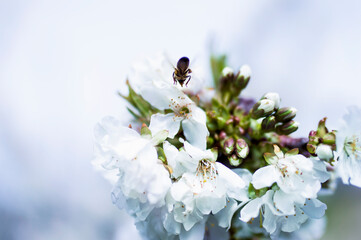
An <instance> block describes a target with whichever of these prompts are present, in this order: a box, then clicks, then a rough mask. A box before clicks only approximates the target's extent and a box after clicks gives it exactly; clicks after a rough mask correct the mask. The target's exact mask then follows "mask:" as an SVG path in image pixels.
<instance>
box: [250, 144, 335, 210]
mask: <svg viewBox="0 0 361 240" xmlns="http://www.w3.org/2000/svg"><path fill="white" fill-rule="evenodd" d="M274 148H275V154H274V155H266V158H267V161H268V162H269V163H270V165H268V166H265V167H262V168H260V169H258V170H257V171H256V172H255V173H254V174H253V177H252V184H253V186H254V187H255V188H256V189H261V188H265V187H270V186H271V185H272V184H273V183H277V185H278V187H279V188H280V190H279V191H277V192H276V194H275V201H276V204H277V207H278V208H279V209H280V210H281V211H282V212H283V213H284V214H294V212H295V209H294V207H293V205H294V204H295V203H299V204H303V203H304V201H305V198H316V197H317V193H318V191H319V190H320V189H321V182H324V181H326V180H327V179H328V173H327V171H326V167H325V166H323V168H322V166H319V165H324V164H323V163H322V162H320V161H318V162H317V161H316V160H314V159H312V160H311V159H309V158H306V157H305V156H303V155H300V154H297V155H296V153H291V152H289V153H286V154H285V155H284V154H283V153H282V152H281V150H280V149H279V148H278V147H277V146H276V145H274ZM314 163H315V164H317V168H314ZM325 175H326V176H325Z"/></svg>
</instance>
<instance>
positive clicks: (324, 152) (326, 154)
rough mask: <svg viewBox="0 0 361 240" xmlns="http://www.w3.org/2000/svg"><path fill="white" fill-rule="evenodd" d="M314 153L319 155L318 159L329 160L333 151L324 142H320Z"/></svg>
mask: <svg viewBox="0 0 361 240" xmlns="http://www.w3.org/2000/svg"><path fill="white" fill-rule="evenodd" d="M316 154H317V156H318V157H319V159H321V160H324V161H330V160H331V159H333V151H332V148H331V146H329V145H326V144H320V145H318V147H317V149H316Z"/></svg>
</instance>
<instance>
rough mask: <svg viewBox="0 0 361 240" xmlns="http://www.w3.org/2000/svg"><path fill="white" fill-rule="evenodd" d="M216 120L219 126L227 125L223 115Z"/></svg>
mask: <svg viewBox="0 0 361 240" xmlns="http://www.w3.org/2000/svg"><path fill="white" fill-rule="evenodd" d="M216 121H217V125H218V127H219V128H221V129H222V128H224V126H225V125H226V120H225V119H224V118H222V117H217V118H216Z"/></svg>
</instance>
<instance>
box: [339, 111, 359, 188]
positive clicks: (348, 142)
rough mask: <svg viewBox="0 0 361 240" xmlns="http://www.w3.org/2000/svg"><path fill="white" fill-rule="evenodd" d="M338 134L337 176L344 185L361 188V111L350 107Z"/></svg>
mask: <svg viewBox="0 0 361 240" xmlns="http://www.w3.org/2000/svg"><path fill="white" fill-rule="evenodd" d="M343 119H344V123H343V125H342V127H341V128H340V129H339V131H337V133H336V147H337V153H338V155H339V160H338V163H337V166H336V171H337V174H338V175H339V176H340V177H341V178H342V181H343V183H345V184H352V185H355V186H357V187H361V110H360V109H359V108H357V107H350V108H349V109H348V113H347V114H346V115H345V116H344V118H343Z"/></svg>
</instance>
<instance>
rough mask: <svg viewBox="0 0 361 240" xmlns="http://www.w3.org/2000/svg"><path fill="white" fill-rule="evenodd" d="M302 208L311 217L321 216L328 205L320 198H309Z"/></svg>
mask: <svg viewBox="0 0 361 240" xmlns="http://www.w3.org/2000/svg"><path fill="white" fill-rule="evenodd" d="M305 204H306V205H304V206H303V207H302V210H303V211H304V212H305V213H306V214H307V215H308V216H309V217H311V218H321V217H323V215H325V211H326V209H327V205H326V204H324V203H323V202H321V201H320V200H318V199H311V200H307V201H306V203H305Z"/></svg>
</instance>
